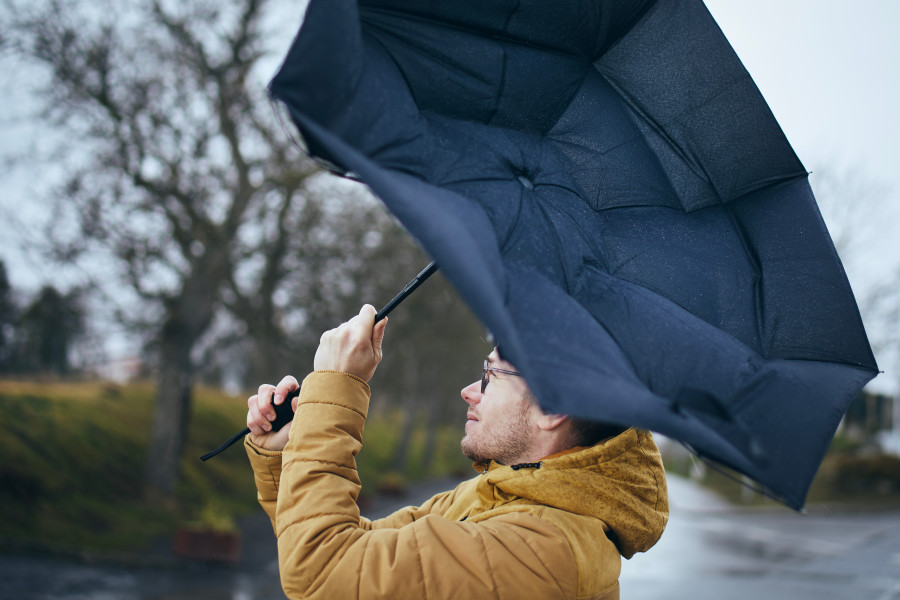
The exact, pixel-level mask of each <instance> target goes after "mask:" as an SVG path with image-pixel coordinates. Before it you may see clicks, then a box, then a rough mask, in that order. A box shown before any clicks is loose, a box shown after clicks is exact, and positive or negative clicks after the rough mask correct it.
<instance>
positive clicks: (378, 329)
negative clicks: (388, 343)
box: [372, 317, 388, 360]
mask: <svg viewBox="0 0 900 600" xmlns="http://www.w3.org/2000/svg"><path fill="white" fill-rule="evenodd" d="M387 322H388V319H387V317H385V318H384V319H382V320H381V321H379V322H378V323H376V324H375V328H374V329H373V330H372V348H373V349H374V350H375V356H377V357H378V360H381V342H382V341H384V330H385V328H386V327H387Z"/></svg>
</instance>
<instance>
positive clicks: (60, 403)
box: [0, 381, 467, 550]
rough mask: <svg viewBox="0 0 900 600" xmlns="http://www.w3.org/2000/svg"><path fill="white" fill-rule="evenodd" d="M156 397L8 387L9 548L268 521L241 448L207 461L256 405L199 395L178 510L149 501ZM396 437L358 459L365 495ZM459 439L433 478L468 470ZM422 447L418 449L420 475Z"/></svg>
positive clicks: (0, 417)
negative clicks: (254, 517)
mask: <svg viewBox="0 0 900 600" xmlns="http://www.w3.org/2000/svg"><path fill="white" fill-rule="evenodd" d="M153 394H154V390H153V387H152V386H151V385H148V384H130V385H127V386H118V385H114V384H109V383H101V382H66V383H61V382H52V383H38V382H17V381H0V423H2V424H3V429H4V435H3V436H2V437H0V457H2V458H0V506H2V507H3V510H2V511H0V543H3V542H7V543H10V542H14V543H34V544H38V545H45V546H49V547H62V548H90V549H98V550H116V549H127V550H135V549H140V548H141V547H143V546H145V545H146V544H147V543H148V542H149V541H150V540H152V539H153V538H155V537H157V536H161V535H168V534H171V533H172V532H173V531H174V530H175V528H176V527H178V526H179V525H181V524H189V523H192V522H198V521H202V522H205V523H207V524H209V525H213V526H217V527H219V528H227V527H228V525H229V523H230V522H231V521H232V520H233V519H234V518H236V517H239V516H241V515H244V514H247V513H249V512H251V511H255V510H259V509H258V506H257V504H256V492H255V488H254V487H253V481H252V476H251V474H250V469H249V466H248V464H247V459H246V456H245V454H244V451H243V449H242V448H240V447H234V448H232V449H230V450H228V451H227V452H225V453H223V454H221V455H219V456H217V457H216V458H215V459H213V460H210V461H208V462H206V463H203V462H200V460H199V458H198V457H199V456H200V455H201V454H203V453H205V452H206V451H208V450H211V449H212V448H215V447H217V446H218V445H219V444H220V443H221V442H222V441H224V440H225V439H227V438H228V437H230V436H231V435H233V434H234V433H235V432H236V431H238V430H240V429H241V428H242V427H243V425H244V420H245V415H246V410H247V406H246V398H245V397H228V396H226V395H224V394H223V393H222V392H220V391H218V390H210V389H198V390H197V391H196V393H195V401H194V406H193V411H192V414H191V422H190V428H189V434H188V440H187V447H186V451H185V455H184V458H183V462H182V477H181V483H180V485H179V487H178V491H177V497H176V499H175V500H174V501H173V502H172V503H171V504H170V505H168V506H161V505H159V504H158V503H157V504H151V503H148V502H146V501H145V500H144V499H143V494H142V488H141V475H142V470H143V466H144V463H145V460H146V452H147V441H148V438H149V431H150V424H151V420H152V408H153ZM397 429H398V428H397V427H396V426H395V423H392V422H391V418H389V417H385V418H383V419H381V420H380V421H379V420H375V421H373V422H371V423H370V424H369V425H368V426H367V430H366V439H365V440H364V448H363V451H362V452H361V453H360V455H359V459H358V464H359V469H360V473H361V477H362V479H363V486H364V487H363V489H364V493H365V492H366V491H369V490H373V489H375V488H376V487H377V485H378V483H379V480H380V478H381V477H383V476H384V473H385V466H384V465H385V464H387V461H388V460H389V458H390V456H391V454H392V453H391V450H392V448H393V446H394V444H395V443H396V439H395V438H396V435H397ZM458 429H459V428H458V427H457V428H456V430H457V431H450V428H448V429H447V430H446V431H442V432H441V435H440V436H439V442H438V444H437V446H436V450H435V460H434V461H433V466H432V469H430V472H429V475H431V476H440V475H445V474H448V473H450V472H453V471H458V470H460V469H463V468H465V466H466V464H467V463H466V461H465V460H464V459H462V457H461V455H460V453H459V443H458V442H459V437H458V436H459V433H460V432H459V431H458ZM423 445H424V440H423V439H422V438H421V437H419V438H418V439H415V440H413V446H412V449H411V456H412V460H410V464H414V463H416V462H417V461H416V456H420V455H421V451H422V447H423ZM421 475H423V473H421V472H417V469H415V468H414V467H413V468H411V469H410V471H409V472H407V473H392V474H390V476H391V478H392V480H393V481H394V482H395V483H396V482H399V483H400V484H401V485H402V483H403V482H404V481H406V480H408V479H413V478H415V477H417V476H421Z"/></svg>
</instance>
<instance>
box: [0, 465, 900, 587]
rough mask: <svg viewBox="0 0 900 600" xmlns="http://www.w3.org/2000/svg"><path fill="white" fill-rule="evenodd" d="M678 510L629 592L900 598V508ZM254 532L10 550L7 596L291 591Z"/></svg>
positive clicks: (683, 506)
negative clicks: (177, 564)
mask: <svg viewBox="0 0 900 600" xmlns="http://www.w3.org/2000/svg"><path fill="white" fill-rule="evenodd" d="M450 485H451V482H449V481H444V482H433V483H431V484H428V485H426V486H421V487H419V488H417V489H416V491H415V494H413V495H412V496H410V497H407V498H403V499H393V500H391V499H386V500H382V501H381V502H380V503H379V504H377V505H375V506H373V507H372V508H371V509H370V511H369V514H371V515H372V516H379V515H380V514H385V513H386V512H388V511H390V510H392V509H393V508H394V507H395V506H396V505H398V504H400V505H403V504H409V503H417V502H418V501H419V499H423V498H427V497H428V496H430V495H431V494H432V493H435V492H437V491H440V490H442V489H447V488H448V487H449V486H450ZM669 487H670V499H671V505H672V510H671V518H670V521H669V525H668V527H667V529H666V533H665V534H664V535H663V538H662V539H661V540H660V542H659V543H658V544H657V546H656V547H655V548H653V549H652V550H651V551H650V552H649V553H647V554H643V555H640V554H639V555H637V556H635V557H634V558H633V559H631V560H630V561H623V567H622V577H621V580H620V582H621V587H622V599H623V600H651V599H652V600H657V599H678V598H690V599H691V600H706V599H710V600H712V599H713V598H715V599H716V600H719V599H721V598H728V599H729V600H744V599H747V600H749V599H751V598H753V599H758V598H766V599H767V600H787V599H790V600H803V599H815V600H832V599H834V600H837V599H840V600H851V599H852V600H856V599H872V600H900V507H898V508H897V510H896V511H890V512H869V513H833V512H832V513H828V512H825V511H824V510H821V509H820V508H817V507H815V506H812V507H810V514H807V515H799V514H796V513H794V512H792V511H790V510H788V509H761V510H754V511H749V510H733V509H732V508H731V507H729V506H728V505H726V504H725V503H723V502H721V501H720V500H718V499H717V498H715V497H713V496H711V495H710V494H709V493H707V492H706V491H705V490H703V489H701V488H698V487H697V486H695V485H694V484H692V483H691V482H689V481H686V480H684V479H680V478H674V477H670V482H669ZM246 528H247V529H251V530H253V529H256V530H262V531H264V534H263V535H260V536H256V537H254V538H253V539H245V544H244V558H243V559H242V561H241V563H240V564H239V565H238V566H237V567H236V568H229V567H222V566H212V565H193V566H192V567H190V568H161V567H152V568H151V567H117V566H109V565H105V564H85V563H84V562H74V561H71V560H63V559H48V558H34V557H24V556H5V555H0V599H3V600H7V599H8V600H213V599H216V600H284V595H283V594H282V592H281V589H280V585H279V583H278V573H277V563H276V562H275V542H274V536H272V535H271V529H270V528H269V529H268V530H266V528H268V524H267V521H266V520H265V518H264V517H263V518H261V519H260V518H255V519H254V520H252V521H250V522H248V523H247V524H246Z"/></svg>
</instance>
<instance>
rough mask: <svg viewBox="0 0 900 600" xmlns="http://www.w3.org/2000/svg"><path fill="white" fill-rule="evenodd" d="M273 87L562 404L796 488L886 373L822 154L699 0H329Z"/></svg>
mask: <svg viewBox="0 0 900 600" xmlns="http://www.w3.org/2000/svg"><path fill="white" fill-rule="evenodd" d="M271 90H272V93H273V94H274V95H275V97H277V98H278V99H280V100H281V101H282V102H284V104H285V105H286V106H287V107H288V109H289V111H290V114H291V116H292V118H293V120H294V122H295V123H296V124H297V125H298V127H299V129H300V131H301V133H302V135H303V137H304V139H305V141H306V143H307V147H308V149H309V151H310V153H311V154H312V155H314V156H316V157H318V158H320V159H323V160H324V161H327V162H328V163H329V164H331V165H333V166H334V168H336V169H338V170H339V171H340V172H343V173H353V174H354V175H355V176H357V177H359V178H360V179H362V180H363V181H364V182H365V183H367V184H368V185H369V186H370V187H371V188H372V189H373V191H375V193H376V194H378V195H379V197H381V198H382V200H383V201H384V202H385V204H386V205H387V206H388V207H389V208H390V209H391V210H392V211H393V212H394V214H396V215H397V217H398V218H399V219H400V220H401V221H402V222H403V223H404V225H405V226H406V227H407V228H408V229H409V231H410V232H411V233H412V234H413V235H414V236H416V238H417V239H418V240H419V241H420V242H421V243H422V244H423V246H424V247H425V249H426V250H427V251H428V252H429V253H430V254H431V255H432V256H433V257H434V258H435V260H436V261H437V262H438V264H439V265H440V266H441V268H442V270H443V271H444V272H445V274H446V275H447V276H448V278H449V279H450V280H451V281H452V282H453V283H454V285H455V286H456V287H457V289H458V290H459V292H460V294H461V295H462V297H463V298H465V299H466V301H467V302H468V303H469V305H470V306H471V307H472V309H473V310H474V312H475V313H476V314H477V315H478V316H479V317H480V318H481V319H482V320H483V321H484V323H485V325H486V326H487V327H488V328H489V329H490V330H491V331H492V332H493V333H494V335H495V336H496V338H497V340H498V341H499V342H500V346H501V352H502V353H503V355H504V356H505V357H506V358H508V359H509V360H510V361H511V362H513V363H514V364H516V365H517V367H518V368H519V369H520V370H521V371H522V372H523V373H524V374H525V376H526V377H527V379H528V381H529V384H530V385H531V387H532V389H533V390H534V392H535V394H536V395H537V397H538V398H539V400H540V402H541V405H542V406H543V407H544V408H545V409H547V410H552V411H555V412H563V413H567V414H573V415H577V416H580V417H586V418H592V419H599V420H604V421H609V422H615V423H620V424H624V425H635V426H639V427H645V428H648V429H653V430H655V431H659V432H661V433H664V434H666V435H669V436H671V437H674V438H676V439H680V440H682V441H684V442H685V443H687V444H689V445H690V446H691V447H693V448H694V449H696V450H697V452H699V453H701V454H703V455H706V456H709V457H711V458H713V459H715V460H718V461H720V462H723V463H725V464H727V465H729V466H732V467H734V468H737V469H738V470H740V471H742V472H744V473H745V474H747V475H749V476H751V477H753V478H754V479H756V480H757V481H759V482H760V483H762V484H763V485H764V486H766V487H767V488H768V489H769V490H771V492H772V493H774V494H776V495H777V496H779V497H781V498H783V499H784V500H785V502H787V503H788V504H789V505H791V506H794V507H797V508H799V507H800V506H802V504H803V502H804V499H805V495H806V492H807V490H808V487H809V484H810V482H811V480H812V477H813V475H814V474H815V471H816V469H817V468H818V465H819V463H820V462H821V459H822V456H823V455H824V452H825V449H826V447H827V444H828V441H829V440H830V438H831V436H832V435H833V433H834V430H835V428H836V427H837V424H838V422H839V420H840V418H841V415H842V414H843V412H844V411H845V409H846V407H847V405H848V404H849V402H850V401H851V400H852V398H853V397H854V395H855V394H856V393H858V391H859V389H860V388H861V387H862V385H864V384H865V382H866V381H868V380H869V379H871V377H872V376H874V374H875V372H876V370H877V368H876V365H875V361H874V358H873V357H872V353H871V350H870V348H869V344H868V341H867V338H866V334H865V331H864V329H863V327H862V323H861V320H860V318H859V313H858V310H857V307H856V302H855V300H854V297H853V294H852V292H851V290H850V287H849V284H848V282H847V280H846V277H845V275H844V272H843V269H842V267H841V264H840V260H839V259H838V256H837V253H836V252H835V250H834V246H833V244H832V242H831V239H830V237H829V235H828V232H827V230H826V228H825V225H824V223H823V221H822V219H821V216H820V214H819V211H818V208H817V206H816V203H815V199H814V198H813V195H812V192H811V190H810V188H809V185H808V182H807V173H806V171H805V169H804V168H803V166H802V164H801V163H800V161H799V160H798V158H797V157H796V155H795V154H794V152H793V150H792V149H791V147H790V144H789V143H788V141H787V139H786V138H785V136H784V134H783V133H782V131H781V129H780V127H779V126H778V123H777V122H776V121H775V119H774V117H773V116H772V114H771V111H770V110H769V109H768V107H767V105H766V103H765V101H764V99H763V98H762V96H761V95H760V93H759V91H758V89H757V88H756V86H755V85H754V83H753V81H752V79H751V78H750V76H749V74H748V73H747V72H746V70H745V69H744V67H743V66H742V64H741V62H740V60H739V59H738V58H737V56H736V55H735V53H734V52H733V50H732V49H731V47H730V45H729V44H728V42H727V40H726V39H725V37H724V36H723V35H722V33H721V31H720V30H719V28H718V26H717V25H716V24H715V22H714V21H713V19H712V17H711V16H710V15H709V13H708V11H707V10H706V8H705V7H704V6H703V4H702V3H701V2H699V1H696V0H667V1H666V2H658V3H655V2H652V1H645V2H635V1H623V0H620V1H612V0H607V1H588V0H581V1H575V0H573V1H572V2H567V3H562V4H560V3H559V2H556V1H555V0H502V1H501V0H497V1H493V2H484V1H483V0H479V1H478V2H475V1H474V0H465V1H462V0H461V1H458V2H453V3H446V2H423V1H421V0H416V1H413V0H360V1H359V2H358V3H357V2H356V1H354V0H313V1H312V2H311V3H310V6H309V8H308V12H307V17H306V20H305V23H304V26H303V28H302V29H301V32H300V34H299V35H298V37H297V38H296V39H295V41H294V44H293V45H292V47H291V50H290V52H289V54H288V57H287V59H286V60H285V63H284V64H283V66H282V68H281V70H280V71H279V73H278V75H277V76H276V78H275V79H274V80H273V82H272V85H271Z"/></svg>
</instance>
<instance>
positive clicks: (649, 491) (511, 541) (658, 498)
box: [245, 372, 668, 600]
mask: <svg viewBox="0 0 900 600" xmlns="http://www.w3.org/2000/svg"><path fill="white" fill-rule="evenodd" d="M368 405H369V387H368V385H366V384H365V383H364V382H363V381H362V380H359V379H356V378H355V377H352V376H350V375H346V374H342V373H331V372H317V373H313V374H311V375H309V376H308V377H307V378H306V379H305V380H304V382H303V386H302V392H301V394H300V398H299V401H298V407H297V414H296V416H295V418H294V421H293V423H292V424H291V431H290V440H289V442H288V444H287V446H286V447H285V449H284V451H283V452H271V451H266V450H262V449H260V448H258V447H257V446H255V445H253V444H252V443H250V441H249V440H247V441H246V442H245V446H246V448H247V454H248V456H249V457H250V462H251V465H252V466H253V471H254V477H255V479H256V485H257V489H258V492H259V493H258V498H259V502H260V504H261V505H262V507H263V509H264V510H265V511H266V512H267V513H268V515H269V517H270V518H271V519H272V524H273V526H274V528H275V534H276V536H277V537H278V563H279V569H280V573H281V583H282V586H283V588H284V591H285V593H286V594H287V596H288V597H289V598H324V599H327V600H339V599H342V598H367V599H368V598H391V599H403V598H416V599H418V598H421V599H423V600H424V599H435V600H436V599H442V598H460V599H464V600H470V599H475V598H497V599H500V598H503V599H510V600H521V599H528V598H541V599H544V598H566V599H586V598H591V599H601V598H602V599H604V600H607V599H615V598H618V589H619V588H618V578H619V569H620V554H621V555H622V556H625V557H626V558H630V557H631V556H632V555H633V554H634V553H635V552H642V551H645V550H647V549H648V548H650V547H651V546H653V544H654V543H656V541H657V540H658V539H659V537H660V535H661V534H662V532H663V529H664V528H665V524H666V520H667V518H668V501H667V496H666V482H665V473H664V471H663V467H662V462H661V460H660V456H659V451H658V449H657V447H656V444H655V443H654V442H653V439H652V437H651V435H650V434H649V433H648V432H643V431H638V430H634V429H629V430H627V431H625V432H624V433H622V434H621V435H619V436H617V437H615V438H612V439H610V440H607V441H606V442H603V443H601V444H598V445H596V446H593V447H591V448H587V449H584V450H580V451H577V452H573V453H569V454H565V455H563V456H559V457H557V458H549V459H545V460H543V461H542V462H541V463H540V466H538V465H537V464H534V465H532V466H527V467H520V468H516V466H504V465H500V464H497V463H494V462H492V463H491V464H490V465H480V468H481V469H483V473H482V474H480V475H478V476H476V477H475V478H474V479H471V480H469V481H466V482H464V483H462V484H460V485H459V486H458V487H457V488H456V489H454V490H451V491H448V492H445V493H443V494H438V495H437V496H434V497H433V498H431V499H430V500H428V501H427V502H425V503H424V504H423V505H422V506H419V507H408V508H405V509H402V510H400V511H398V512H396V513H394V514H392V515H390V516H388V517H386V518H384V519H380V520H377V521H369V520H367V519H365V518H363V517H361V516H360V513H359V508H358V506H357V504H356V500H357V497H358V495H359V491H360V482H359V478H358V476H357V473H356V461H355V456H356V454H357V453H358V452H359V450H360V448H361V447H362V433H363V425H364V424H365V420H366V413H367V410H368Z"/></svg>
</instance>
